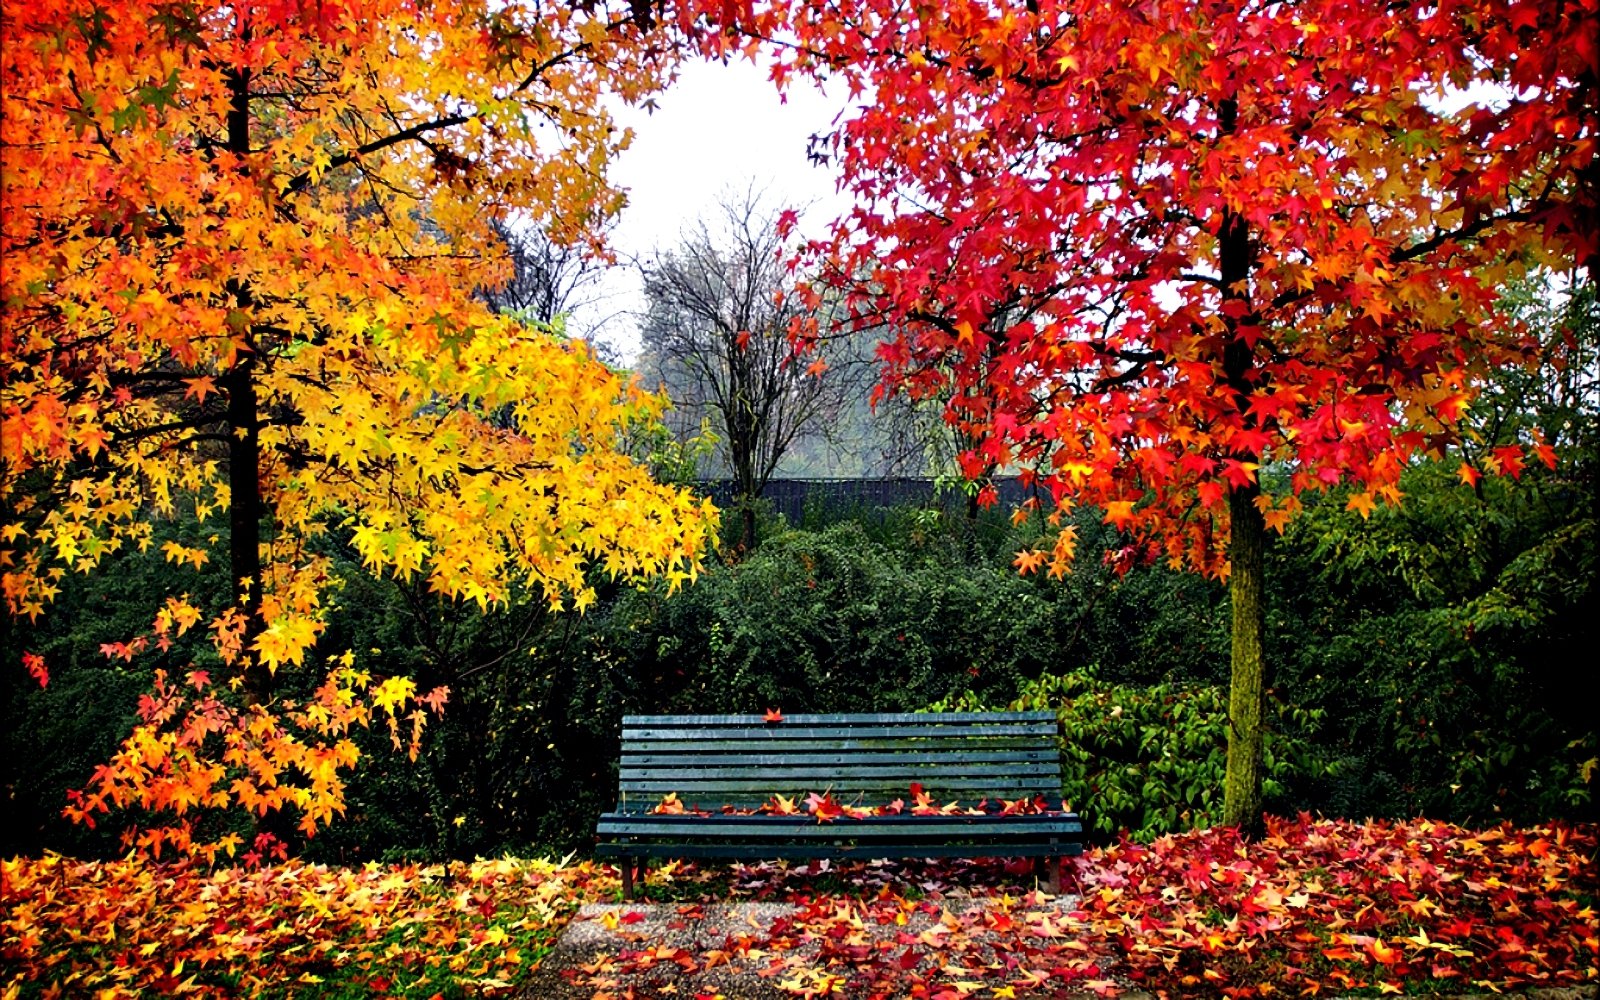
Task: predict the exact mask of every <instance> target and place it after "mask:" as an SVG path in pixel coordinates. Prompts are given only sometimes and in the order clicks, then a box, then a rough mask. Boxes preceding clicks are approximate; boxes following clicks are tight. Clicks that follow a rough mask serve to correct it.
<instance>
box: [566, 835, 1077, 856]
mask: <svg viewBox="0 0 1600 1000" xmlns="http://www.w3.org/2000/svg"><path fill="white" fill-rule="evenodd" d="M1082 853H1083V845H1082V844H1080V843H1076V842H1073V841H1067V840H1063V841H1062V842H1060V843H1017V844H1003V845H1002V844H996V845H994V847H993V849H992V850H989V849H987V848H986V847H974V846H973V845H971V844H924V843H920V842H917V841H905V842H896V841H885V842H882V843H872V844H785V845H783V850H782V852H781V854H775V852H774V851H773V847H772V845H770V844H741V843H737V842H728V843H721V844H682V845H667V844H660V845H652V844H600V845H599V846H598V847H596V849H595V854H596V855H597V856H599V857H602V858H617V857H641V856H642V857H656V858H719V859H722V860H725V861H766V860H769V859H771V858H773V857H774V856H781V857H783V858H787V859H792V860H820V859H824V858H828V859H847V860H863V861H878V860H884V859H889V858H1057V857H1071V856H1074V855H1078V854H1082Z"/></svg>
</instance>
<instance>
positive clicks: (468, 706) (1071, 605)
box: [0, 467, 1600, 861]
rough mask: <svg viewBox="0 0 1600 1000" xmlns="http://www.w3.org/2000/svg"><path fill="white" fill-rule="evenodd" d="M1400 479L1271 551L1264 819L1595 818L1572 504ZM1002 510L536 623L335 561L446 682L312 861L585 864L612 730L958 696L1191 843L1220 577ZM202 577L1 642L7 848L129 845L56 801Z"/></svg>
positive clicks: (381, 737) (332, 638)
mask: <svg viewBox="0 0 1600 1000" xmlns="http://www.w3.org/2000/svg"><path fill="white" fill-rule="evenodd" d="M1406 489H1407V491H1408V492H1409V494H1410V496H1409V497H1408V500H1407V504H1406V506H1405V507H1404V508H1402V509H1401V510H1399V511H1393V512H1391V511H1380V512H1378V513H1377V514H1374V515H1373V517H1372V518H1371V520H1370V521H1366V522H1363V521H1362V520H1360V519H1359V518H1358V517H1357V516H1356V515H1355V514H1353V513H1351V512H1348V511H1346V510H1344V509H1343V504H1342V502H1341V501H1340V499H1339V498H1337V497H1333V498H1330V499H1329V500H1328V501H1327V502H1325V503H1321V504H1313V505H1312V506H1311V507H1310V508H1309V509H1308V511H1307V513H1306V516H1305V517H1303V518H1302V519H1300V520H1299V521H1297V522H1295V524H1294V525H1293V526H1291V528H1290V530H1289V532H1288V533H1287V534H1286V535H1285V536H1284V537H1283V538H1282V539H1280V540H1278V541H1277V542H1276V543H1275V544H1274V545H1273V546H1272V548H1271V550H1270V557H1269V567H1268V572H1269V636H1270V637H1269V643H1270V645H1269V660H1270V662H1271V663H1272V664H1273V665H1274V667H1275V678H1274V681H1273V685H1272V687H1273V692H1274V699H1275V703H1276V704H1277V705H1278V706H1279V711H1278V714H1277V716H1276V724H1275V729H1276V732H1277V735H1276V737H1275V742H1274V744H1273V748H1272V753H1273V763H1272V768H1271V775H1272V777H1273V780H1274V782H1275V783H1276V784H1275V786H1274V787H1272V788H1269V791H1270V792H1272V793H1273V797H1272V799H1271V800H1270V804H1271V805H1273V806H1274V807H1275V808H1280V809H1282V810H1285V811H1289V810H1297V809H1302V808H1305V809H1313V810H1321V811H1324V812H1327V813H1330V814H1335V815H1345V816H1367V815H1376V816H1413V815H1417V814H1419V813H1426V814H1428V815H1431V816H1436V817H1439V818H1444V819H1463V820H1484V819H1490V818H1494V817H1497V816H1504V817H1507V818H1515V819H1519V820H1521V819H1535V818H1554V817H1566V818H1574V819H1583V818H1592V817H1593V816H1594V815H1595V800H1594V795H1593V788H1594V776H1595V769H1596V767H1597V765H1596V763H1595V760H1596V757H1597V756H1600V748H1597V746H1596V740H1595V736H1594V719H1593V705H1594V704H1597V703H1600V692H1597V691H1596V690H1595V678H1596V675H1595V673H1594V671H1592V669H1590V668H1589V667H1588V662H1589V660H1590V658H1591V656H1592V653H1591V650H1592V647H1593V646H1594V645H1595V642H1596V635H1595V620H1594V616H1593V615H1592V614H1591V613H1590V612H1589V610H1588V609H1589V608H1590V607H1592V604H1593V600H1592V595H1593V582H1594V579H1595V575H1596V574H1595V559H1594V531H1593V513H1592V507H1591V506H1589V505H1588V503H1589V501H1587V500H1586V499H1585V498H1586V497H1588V496H1589V495H1590V494H1589V493H1587V492H1586V491H1585V487H1583V485H1582V483H1580V482H1577V481H1575V480H1574V479H1573V478H1572V477H1571V476H1556V475H1554V474H1547V475H1535V474H1533V473H1528V474H1525V475H1524V476H1523V477H1522V479H1521V481H1520V482H1517V483H1510V482H1493V483H1489V482H1486V483H1484V484H1481V485H1480V488H1479V489H1478V490H1476V491H1475V490H1471V489H1468V488H1466V487H1464V486H1462V485H1460V484H1459V483H1458V482H1457V481H1456V480H1455V479H1454V477H1453V476H1452V475H1451V473H1450V470H1448V469H1435V468H1430V467H1420V468H1418V469H1416V470H1413V472H1412V473H1410V474H1409V476H1408V479H1407V482H1406ZM1004 514H1005V512H1001V511H993V512H985V513H983V514H982V515H980V516H979V517H978V518H977V519H976V520H973V521H969V520H967V519H966V518H965V517H964V516H963V515H962V512H961V511H959V510H956V511H953V512H944V511H928V510H900V511H889V512H874V513H873V514H872V515H871V516H861V517H857V518H852V519H848V520H843V521H836V522H833V523H829V522H828V521H827V519H826V518H825V517H823V516H821V515H820V514H817V515H812V514H808V519H809V521H810V523H811V524H812V527H811V528H808V529H804V530H802V529H788V528H786V527H784V526H783V525H781V524H774V523H768V524H767V525H765V529H766V533H765V537H763V539H762V543H761V545H760V546H759V547H758V548H757V549H756V550H755V551H754V552H752V553H749V554H748V555H747V556H746V557H745V558H743V559H742V560H741V561H730V562H728V563H726V564H717V565H712V566H709V567H708V568H707V569H706V570H705V572H703V573H702V574H701V576H700V578H699V580H698V581H697V582H695V583H693V584H692V585H689V586H686V587H684V588H682V589H681V590H679V591H678V592H676V593H672V594H669V593H668V592H667V591H666V589H665V588H664V587H646V588H641V589H633V588H612V589H610V590H608V591H605V592H604V593H603V594H602V599H601V600H600V602H599V603H597V604H596V605H595V606H594V607H593V608H591V609H590V610H589V612H588V613H587V615H585V616H581V617H579V616H573V615H558V616H553V615H549V614H547V613H546V612H544V611H543V610H541V609H540V608H539V607H537V606H528V605H519V606H516V607H511V608H503V609H500V610H498V611H494V612H491V613H490V614H488V615H481V614H479V613H478V611H477V610H476V609H475V608H463V607H457V606H452V605H450V604H447V603H444V602H441V601H440V600H439V599H438V598H437V596H435V595H430V594H427V593H425V592H424V591H422V590H421V589H420V588H412V587H406V586H404V585H401V584H398V583H396V582H395V581H392V580H374V579H372V578H370V577H366V576H364V575H363V574H362V573H360V572H359V568H358V567H357V566H355V565H353V564H352V565H349V566H346V567H345V570H346V576H347V577H348V580H349V582H348V583H347V585H346V586H345V587H344V588H342V589H341V590H340V591H339V592H337V593H336V594H334V595H333V596H332V600H333V601H334V602H335V603H336V604H337V608H336V609H335V613H334V614H333V615H332V619H331V620H332V623H333V624H332V626H331V628H330V630H329V632H328V634H327V635H326V636H325V637H324V639H323V642H322V643H321V647H320V648H321V649H322V650H323V651H324V652H325V653H327V654H328V655H332V654H336V653H340V652H342V651H344V650H349V651H350V652H351V653H352V654H353V655H354V656H355V658H356V662H357V664H358V665H359V666H361V667H363V668H365V669H369V670H371V671H373V673H374V674H376V675H382V674H388V673H404V674H408V675H410V676H413V677H415V678H416V679H417V681H418V683H419V684H420V685H422V686H424V687H431V686H432V685H435V684H448V685H450V687H451V689H452V694H451V700H450V703H449V705H448V707H447V710H446V712H445V714H444V715H443V717H442V718H440V719H438V720H436V721H435V722H434V723H432V725H431V727H430V731H429V735H428V737H427V738H426V740H425V745H424V750H423V753H422V756H421V758H420V759H419V760H418V761H417V762H416V763H414V764H413V763H411V762H409V761H407V760H406V759H405V758H404V755H403V754H396V753H395V752H393V751H392V750H391V749H389V747H388V737H387V734H386V733H383V732H374V733H365V734H358V735H357V739H358V741H359V742H360V743H361V744H362V748H363V750H364V751H366V752H367V754H368V757H367V759H366V761H365V762H364V764H363V766H362V767H361V768H360V769H359V770H358V772H357V774H356V776H355V778H354V780H353V782H352V785H351V789H350V810H349V814H348V816H347V817H346V818H345V820H344V821H343V822H341V823H338V824H336V825H335V826H333V827H332V828H330V829H328V830H327V831H325V832H323V833H319V834H318V836H317V837H316V838H314V839H313V840H312V841H311V842H310V843H309V844H307V845H303V847H304V848H305V849H306V851H307V852H308V853H309V854H310V855H311V856H313V857H318V858H322V859H326V860H345V861H354V860H360V859H365V858H373V857H384V856H390V857H395V856H418V857H421V856H429V857H437V856H445V855H453V856H471V855H474V854H492V853H498V852H501V851H506V850H511V851H518V852H527V851H530V850H534V849H539V850H548V849H552V848H560V849H567V848H579V849H581V848H583V847H585V846H586V845H587V844H588V843H590V842H591V840H590V838H591V837H592V831H593V819H594V816H595V815H596V814H597V813H598V812H599V811H600V810H602V809H603V808H605V807H606V805H607V804H608V803H609V802H610V800H611V798H612V796H613V795H614V789H615V767H616V755H617V734H618V724H619V721H620V717H621V715H622V714H623V713H625V712H676V711H704V712H731V711H759V710H761V709H765V708H768V707H778V708H782V709H783V710H784V711H786V712H790V713H795V712H803V711H828V710H834V711H869V710H871V711H893V710H915V709H920V708H923V707H926V706H928V705H930V704H937V703H941V702H943V703H946V704H954V703H955V702H954V699H957V698H959V697H962V696H963V695H964V694H965V696H966V697H967V699H968V700H967V701H965V702H963V704H983V705H990V706H1003V705H1010V704H1044V705H1047V706H1049V707H1052V708H1055V709H1057V710H1058V711H1059V712H1060V713H1061V714H1062V716H1063V720H1064V723H1065V728H1066V732H1067V736H1066V739H1065V752H1066V755H1067V756H1066V764H1067V768H1068V789H1069V791H1068V794H1069V796H1070V797H1071V798H1072V799H1073V802H1074V805H1076V806H1078V807H1079V808H1081V809H1082V810H1083V811H1084V813H1085V816H1086V817H1087V818H1088V819H1089V821H1090V822H1091V824H1092V825H1094V826H1095V828H1096V829H1097V830H1098V831H1100V832H1102V833H1104V832H1109V831H1110V830H1112V829H1114V828H1116V827H1124V826H1125V827H1127V828H1128V829H1130V830H1133V831H1137V832H1142V833H1149V832H1152V831H1155V830H1159V829H1173V828H1181V827H1183V826H1186V825H1189V824H1199V823H1204V822H1207V821H1208V819H1209V817H1210V815H1212V813H1211V809H1212V807H1213V805H1214V801H1215V796H1216V795H1217V789H1218V788H1220V774H1221V759H1222V758H1221V755H1222V748H1223V733H1224V729H1223V722H1222V714H1221V713H1222V695H1221V694H1220V691H1221V689H1222V688H1223V686H1225V684H1226V680H1227V675H1228V642H1227V626H1228V606H1227V595H1226V592H1225V589H1224V588H1223V587H1222V586H1220V585H1219V584H1217V583H1215V582H1214V581H1208V580H1204V579H1200V578H1197V577H1195V576H1193V575H1189V574H1181V573H1175V572H1171V571H1168V570H1165V569H1162V568H1159V567H1145V568H1140V569H1136V570H1134V571H1132V572H1130V573H1129V574H1128V575H1126V576H1123V577H1118V576H1117V575H1115V574H1113V573H1111V572H1110V571H1109V570H1108V569H1107V568H1106V567H1105V566H1104V565H1103V564H1102V562H1101V560H1100V552H1101V551H1103V549H1104V548H1105V547H1107V546H1109V545H1111V544H1113V543H1115V542H1116V539H1115V537H1114V535H1113V534H1112V533H1111V532H1110V529H1108V528H1105V527H1104V526H1102V525H1100V524H1098V523H1097V521H1096V520H1095V519H1094V518H1093V517H1092V516H1088V517H1086V518H1085V519H1083V520H1082V521H1080V523H1079V529H1080V532H1081V536H1082V544H1081V546H1080V554H1079V561H1078V564H1077V566H1076V568H1075V570H1074V572H1073V573H1072V574H1070V575H1069V576H1067V577H1066V578H1065V579H1063V580H1059V581H1052V580H1048V579H1043V578H1039V577H1031V578H1022V577H1019V576H1018V575H1017V574H1016V571H1015V570H1014V569H1013V568H1012V566H1011V559H1012V557H1013V555H1014V553H1015V552H1016V550H1017V549H1018V548H1019V547H1021V546H1025V545H1030V544H1033V542H1034V541H1035V540H1036V538H1037V532H1038V530H1039V529H1038V528H1037V527H1035V526H1034V525H1033V524H1032V523H1031V522H1030V523H1028V524H1023V525H1022V526H1020V527H1013V526H1012V525H1011V524H1010V522H1009V521H1008V520H1007V518H1006V517H1005V516H1004ZM328 544H329V545H330V546H332V547H333V548H334V550H335V552H336V553H337V544H336V539H330V540H329V543H328ZM208 581H209V582H208ZM215 582H216V581H212V580H210V578H209V577H208V576H206V575H204V574H202V575H201V576H200V577H199V578H196V576H195V575H194V574H192V573H189V572H187V571H186V572H184V573H183V574H182V575H179V573H178V571H177V570H176V569H175V568H174V567H171V566H169V565H166V564H164V563H162V562H161V561H160V559H159V557H158V556H156V555H154V554H150V555H140V554H137V553H130V554H126V555H124V556H121V557H119V561H118V562H117V564H116V565H115V567H114V568H113V569H112V571H111V572H109V573H102V574H99V575H96V576H92V577H86V578H84V577H74V578H71V579H68V580H66V581H63V593H62V596H61V597H60V599H59V602H58V606H57V607H56V608H54V609H52V613H51V614H50V615H48V616H46V617H45V618H42V619H41V620H40V622H39V623H38V624H37V625H27V624H23V625H21V626H19V627H17V628H16V629H15V630H14V631H13V634H12V635H11V636H9V637H8V642H7V650H8V655H9V656H10V657H11V659H10V661H9V664H8V667H7V669H6V671H5V676H4V678H3V680H0V713H3V718H0V722H3V723H4V732H3V733H0V750H3V752H4V753H3V756H4V761H3V763H0V768H3V772H0V784H3V787H4V793H5V797H6V806H7V808H8V809H9V810H10V815H11V817H12V821H11V822H9V823H7V824H5V826H4V835H5V837H6V840H5V843H4V850H5V853H10V852H19V851H20V852H30V853H37V852H38V851H39V850H42V849H44V848H46V847H49V848H55V849H62V850H69V851H72V852H74V853H99V854H106V853H114V852H115V851H116V842H115V840H114V838H109V837H106V836H104V835H103V833H104V831H103V830H96V831H90V830H87V829H84V828H78V827H69V826H67V825H66V824H65V823H64V821H62V820H61V819H60V818H59V810H60V806H61V804H62V802H63V801H64V796H65V792H66V790H67V789H68V788H71V787H74V786H77V785H80V784H81V783H82V782H83V781H84V780H85V779H86V778H87V776H88V774H89V773H90V771H91V770H92V768H93V767H94V765H95V764H96V763H98V762H100V761H102V760H104V759H105V756H106V754H107V753H108V751H109V750H110V749H111V747H112V746H114V744H115V742H116V741H117V739H119V738H120V736H121V735H122V734H123V733H125V732H126V731H127V729H128V727H129V726H130V724H131V718H132V714H131V709H132V706H133V704H134V702H135V700H136V698H137V696H138V694H139V693H140V692H142V691H143V690H145V689H146V688H147V686H148V683H149V677H150V673H151V671H152V670H153V669H154V668H155V667H157V666H163V665H164V666H166V667H168V669H182V668H183V667H184V666H186V664H187V662H188V661H187V660H185V659H183V657H192V658H196V659H200V658H203V657H204V656H205V655H207V652H206V650H205V649H204V648H203V643H200V644H198V645H197V646H193V647H190V648H189V649H187V650H186V651H185V650H180V649H175V650H173V651H170V652H167V653H157V652H155V651H148V652H146V653H143V654H140V655H139V656H138V657H136V658H135V659H134V660H133V661H132V662H123V661H121V660H108V659H107V658H106V657H105V656H104V655H103V654H102V653H101V652H100V644H102V643H111V642H117V641H121V640H124V639H126V638H128V637H129V636H130V635H133V634H135V633H138V632H140V631H143V630H145V629H147V628H148V624H149V622H148V618H147V616H148V614H149V613H150V609H151V608H152V607H153V606H154V605H155V604H156V603H158V600H159V597H160V595H161V594H163V593H167V592H171V593H179V592H185V591H195V589H196V588H197V587H203V586H212V585H214V584H215ZM200 596H201V595H200V594H199V593H198V592H197V591H196V597H197V599H198V598H199V597H200ZM21 649H28V650H31V651H35V652H41V653H44V654H45V655H46V657H47V659H48V660H49V661H50V664H51V669H52V680H51V685H50V687H49V688H47V689H44V690H40V689H39V687H38V686H37V684H35V683H34V682H33V681H32V680H31V679H29V678H28V677H27V675H26V673H25V672H24V671H23V670H22V669H21V668H20V666H19V665H18V664H17V663H16V659H15V655H16V654H15V652H14V651H16V650H21ZM1091 665H1092V667H1093V670H1092V672H1090V671H1089V669H1088V668H1089V667H1090V666H1091ZM1118 709H1120V712H1119V711H1118ZM1324 763H1336V764H1337V766H1336V767H1334V768H1333V769H1332V770H1331V771H1329V770H1326V769H1324V768H1323V766H1322V765H1323V764H1324Z"/></svg>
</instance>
